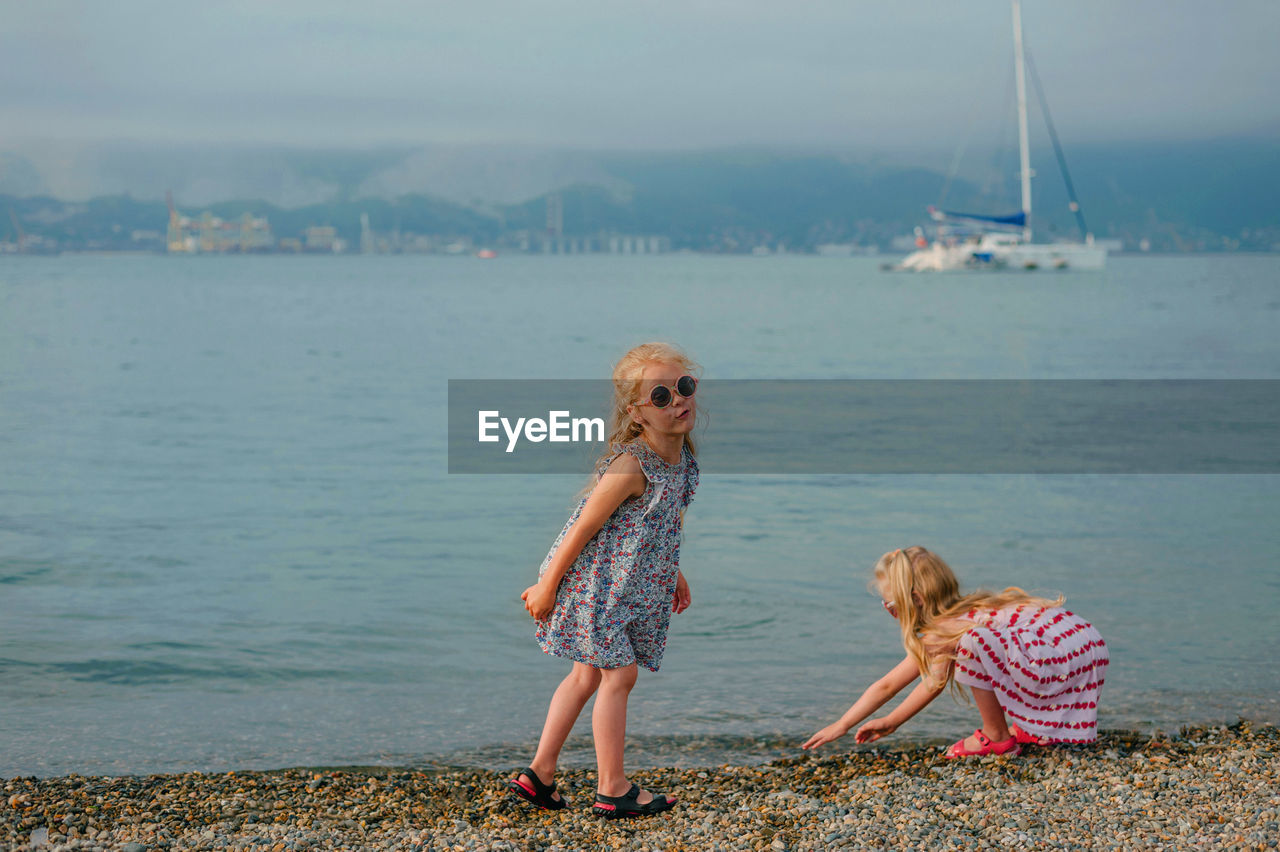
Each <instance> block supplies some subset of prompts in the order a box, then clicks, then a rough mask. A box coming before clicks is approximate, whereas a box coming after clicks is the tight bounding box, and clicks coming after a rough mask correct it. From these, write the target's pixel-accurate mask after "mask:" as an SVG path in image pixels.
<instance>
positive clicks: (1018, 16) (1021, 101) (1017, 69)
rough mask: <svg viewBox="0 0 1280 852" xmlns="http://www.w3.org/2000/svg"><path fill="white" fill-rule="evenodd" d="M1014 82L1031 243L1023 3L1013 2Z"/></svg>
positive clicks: (1025, 226) (1024, 212)
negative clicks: (1023, 51)
mask: <svg viewBox="0 0 1280 852" xmlns="http://www.w3.org/2000/svg"><path fill="white" fill-rule="evenodd" d="M1013 58H1014V81H1015V83H1016V84H1017V90H1018V161H1019V164H1020V165H1021V167H1022V168H1021V171H1022V175H1021V177H1022V215H1023V216H1024V217H1026V221H1025V222H1024V223H1023V225H1022V239H1023V240H1025V241H1026V242H1031V175H1032V171H1031V146H1030V143H1029V142H1028V140H1027V72H1026V68H1025V67H1024V59H1023V55H1022V3H1021V2H1020V0H1013Z"/></svg>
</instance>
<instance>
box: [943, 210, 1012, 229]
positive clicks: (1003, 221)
mask: <svg viewBox="0 0 1280 852" xmlns="http://www.w3.org/2000/svg"><path fill="white" fill-rule="evenodd" d="M942 215H943V216H945V217H947V218H948V219H969V220H971V221H975V222H990V223H992V224H993V225H1008V226H1009V227H1012V228H1025V227H1026V226H1027V214H1026V213H1024V212H1023V211H1021V210H1019V211H1018V212H1017V213H1013V214H1011V215H1009V216H979V215H977V214H976V213H953V212H951V211H950V210H943V211H942Z"/></svg>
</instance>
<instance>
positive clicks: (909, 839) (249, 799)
mask: <svg viewBox="0 0 1280 852" xmlns="http://www.w3.org/2000/svg"><path fill="white" fill-rule="evenodd" d="M513 769H514V767H513ZM508 777H509V774H508V773H495V772H487V771H482V770H468V769H462V770H449V771H443V772H423V771H417V770H412V769H398V768H375V769H365V770H341V771H327V770H323V771H322V770H314V769H311V770H303V769H299V770H284V771H279V772H230V773H221V774H201V773H188V774H183V775H154V776H148V777H130V776H125V777H119V778H90V777H84V776H75V775H73V776H68V777H65V778H43V779H42V778H12V779H0V787H2V788H3V789H2V790H0V793H2V795H0V848H2V849H14V850H34V849H39V850H48V849H54V850H62V849H67V850H122V852H142V851H143V850H177V849H197V850H220V852H227V850H233V849H254V850H280V852H287V850H322V849H353V848H359V849H388V850H391V849H397V850H398V849H404V850H434V849H460V850H476V851H477V852H479V850H490V849H492V850H505V852H515V850H539V852H549V850H556V849H563V850H578V849H627V850H633V849H634V850H643V849H647V850H664V852H666V850H672V851H673V852H675V851H678V850H704V849H723V850H752V852H784V850H809V849H824V850H825V849H849V848H866V847H871V848H880V847H893V848H897V847H901V846H910V847H914V848H952V849H957V848H1003V847H1016V848H1026V847H1035V848H1050V849H1074V848H1097V849H1129V848H1135V847H1141V848H1201V847H1203V848H1221V847H1235V848H1264V849H1265V848H1275V847H1276V846H1277V845H1278V844H1280V832H1278V831H1277V825H1278V824H1280V823H1278V821H1277V814H1278V813H1280V732H1277V729H1276V728H1274V727H1271V726H1263V725H1252V724H1250V723H1247V722H1242V723H1239V724H1237V725H1233V726H1231V727H1215V728H1200V729H1194V730H1188V731H1184V732H1183V733H1182V734H1180V735H1178V736H1164V735H1160V734H1157V735H1154V736H1144V735H1140V734H1136V733H1128V732H1108V733H1106V734H1104V736H1103V738H1102V740H1101V742H1099V743H1098V744H1095V745H1090V746H1055V747H1045V748H1032V749H1028V750H1027V752H1026V753H1025V754H1024V755H1023V756H1022V757H1017V758H979V759H973V760H959V761H950V760H944V759H943V758H942V755H941V749H940V748H935V747H930V746H904V747H901V748H899V749H884V748H877V749H875V750H865V751H857V750H850V751H846V752H843V753H842V752H841V751H839V750H832V751H828V753H826V754H824V755H821V756H817V755H811V754H803V755H798V756H796V757H793V758H785V759H782V760H776V761H774V762H773V763H770V764H767V765H764V766H720V767H708V766H702V767H695V768H691V769H647V770H643V771H637V772H635V773H633V779H634V780H635V781H637V782H638V783H640V784H642V785H645V786H648V787H649V788H650V789H657V790H662V791H664V792H669V793H673V794H675V795H677V796H679V798H680V804H679V805H678V806H677V807H676V808H675V810H673V811H671V812H669V813H666V814H663V815H661V816H658V817H653V818H649V819H644V820H636V821H630V822H606V821H603V820H600V819H599V818H597V817H594V816H592V815H591V813H590V810H589V807H590V803H591V801H592V794H593V793H594V790H595V775H594V773H593V772H590V771H585V770H569V771H563V772H561V773H560V775H559V777H558V778H557V779H556V780H557V782H558V783H559V785H560V789H561V790H563V791H564V792H565V795H566V796H567V797H568V798H569V800H570V807H569V808H567V809H565V810H563V811H555V812H544V811H538V810H535V809H533V808H531V807H530V806H528V805H527V804H526V803H524V802H521V801H518V800H516V799H515V798H514V797H512V796H511V795H510V794H509V793H508V792H507V790H506V780H507V778H508Z"/></svg>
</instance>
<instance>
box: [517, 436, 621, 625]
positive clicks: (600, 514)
mask: <svg viewBox="0 0 1280 852" xmlns="http://www.w3.org/2000/svg"><path fill="white" fill-rule="evenodd" d="M645 481H646V480H645V478H644V471H643V470H642V469H641V468H640V462H639V461H637V460H636V457H635V456H633V455H631V454H630V453H623V454H622V455H620V456H618V457H617V458H616V459H614V460H613V463H612V464H610V465H609V468H608V469H607V470H606V471H605V472H604V475H603V476H601V477H600V481H599V482H597V483H596V487H595V489H593V490H592V492H591V494H590V496H588V497H587V502H586V503H585V504H583V506H582V511H581V512H580V513H579V514H578V520H577V521H576V522H575V523H574V525H573V526H571V527H569V531H568V532H566V533H565V534H564V538H562V539H561V540H560V546H559V547H557V548H556V552H555V555H554V556H552V557H551V562H550V563H549V564H548V565H547V570H546V571H544V572H543V574H542V577H541V579H539V580H538V582H537V583H536V584H534V585H532V586H530V587H529V588H527V589H525V590H524V593H523V594H521V595H520V599H521V600H522V601H524V608H525V609H527V610H528V611H529V614H530V615H532V616H533V617H534V618H535V619H537V620H538V621H543V620H544V619H547V618H550V617H551V613H552V611H553V610H554V609H555V606H556V590H557V589H558V588H560V581H561V580H562V579H564V574H565V572H566V571H568V570H569V566H570V565H572V564H573V560H575V559H577V558H578V554H579V553H581V552H582V548H583V547H585V546H586V543H587V542H588V541H591V537H592V536H593V535H595V534H596V533H598V532H600V528H601V527H602V526H604V522H605V521H607V520H609V516H610V515H612V514H613V513H614V512H615V511H617V509H618V507H619V506H621V505H622V501H623V500H626V499H627V498H628V497H639V496H640V495H641V494H643V493H644V486H645Z"/></svg>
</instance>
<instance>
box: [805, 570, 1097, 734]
mask: <svg viewBox="0 0 1280 852" xmlns="http://www.w3.org/2000/svg"><path fill="white" fill-rule="evenodd" d="M871 585H872V588H873V589H874V590H875V591H878V592H879V594H880V597H881V599H882V601H881V602H882V604H883V606H884V608H885V609H886V610H887V611H888V612H889V614H890V615H892V616H893V617H894V618H896V619H897V620H898V623H899V627H900V628H901V630H902V644H903V646H904V647H905V648H906V651H907V656H906V659H904V660H903V661H902V662H901V663H899V664H898V665H897V666H895V667H894V668H893V670H892V671H890V672H889V673H888V674H886V675H885V676H884V677H882V678H880V679H879V680H878V681H876V682H875V683H873V684H872V685H871V686H870V687H868V688H867V691H866V692H864V693H863V694H862V697H861V698H859V699H858V700H857V702H855V703H854V705H853V706H852V707H850V708H849V710H848V712H847V713H845V714H844V715H843V716H842V717H840V719H839V720H838V721H836V722H834V723H832V724H830V725H828V726H827V727H825V728H823V729H822V730H821V731H818V732H817V733H816V734H814V735H813V736H812V737H810V738H809V740H808V741H807V742H805V744H804V748H806V749H812V748H817V747H818V746H820V745H822V744H824V743H828V742H831V741H832V740H835V739H839V738H840V737H842V736H844V735H845V734H847V733H848V732H849V731H850V730H851V729H852V728H853V727H854V726H855V725H857V724H858V723H860V722H862V721H863V720H864V719H866V718H867V717H868V716H870V715H871V714H872V713H874V712H875V711H876V710H878V709H879V708H880V707H881V706H883V705H884V704H885V703H886V702H888V701H889V699H891V698H893V696H895V695H897V694H898V693H899V692H900V691H901V690H902V689H903V688H904V687H906V686H907V685H908V684H910V683H912V682H914V681H915V680H916V678H921V683H920V684H919V685H918V686H917V687H916V688H915V689H914V690H912V692H911V694H910V695H908V696H907V698H906V699H904V700H903V701H902V703H901V704H899V705H898V706H897V707H896V708H894V710H893V711H892V712H890V713H889V714H888V715H886V716H882V717H880V718H878V719H872V720H871V721H869V722H867V723H866V724H864V725H862V727H860V728H858V732H857V734H856V735H855V737H854V738H855V739H856V741H857V742H859V743H868V742H872V741H874V740H878V739H880V738H881V737H883V736H886V735H888V734H891V733H893V732H894V731H896V730H897V729H898V728H899V727H900V726H901V725H902V723H904V722H906V721H907V720H908V719H910V718H911V717H912V716H914V715H915V714H916V713H918V712H920V711H921V710H923V709H924V707H925V706H926V705H927V704H928V703H929V702H930V701H932V700H933V699H934V698H936V697H937V696H938V694H939V693H941V692H942V690H943V689H944V688H945V687H946V686H947V684H948V683H950V684H952V686H953V687H956V686H957V685H958V684H963V685H964V686H968V687H969V688H970V690H972V692H973V700H974V703H975V704H976V705H977V707H978V713H979V714H980V715H981V717H982V726H981V727H980V728H978V729H977V730H975V731H974V732H973V734H972V735H971V736H969V737H966V738H965V739H963V740H960V741H959V742H957V743H955V744H954V745H952V746H951V747H950V748H948V749H947V751H946V756H947V757H970V756H974V755H984V754H1005V755H1016V754H1019V753H1020V752H1021V750H1022V746H1023V745H1026V744H1028V743H1033V744H1037V745H1048V744H1051V743H1090V742H1093V741H1094V740H1096V739H1097V738H1098V693H1099V691H1100V690H1101V689H1102V684H1103V681H1104V679H1105V676H1106V672H1107V663H1108V659H1109V658H1108V655H1107V646H1106V643H1105V642H1103V641H1102V636H1100V635H1099V634H1098V631H1097V630H1095V629H1094V627H1093V625H1091V624H1090V623H1089V622H1087V621H1085V620H1084V619H1083V618H1081V617H1080V616H1078V615H1076V614H1075V613H1073V612H1071V611H1069V610H1066V609H1063V608H1062V598H1058V599H1057V600H1046V599H1044V598H1038V597H1033V596H1032V595H1029V594H1027V593H1026V592H1024V591H1023V590H1022V589H1019V588H1017V587H1010V588H1007V589H1005V590H1004V591H1003V592H999V593H992V592H984V591H978V592H973V593H972V594H968V595H963V596H962V595H961V594H960V586H959V584H958V583H957V582H956V577H955V574H953V573H952V571H951V568H950V567H948V565H947V563H945V562H943V561H942V560H941V559H940V558H938V556H937V555H936V554H934V553H931V552H930V551H928V550H926V549H925V548H923V547H908V548H906V549H904V550H895V551H892V552H891V553H886V554H885V555H884V556H882V557H880V561H879V562H877V563H876V567H875V579H874V580H873V581H872V584H871Z"/></svg>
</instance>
